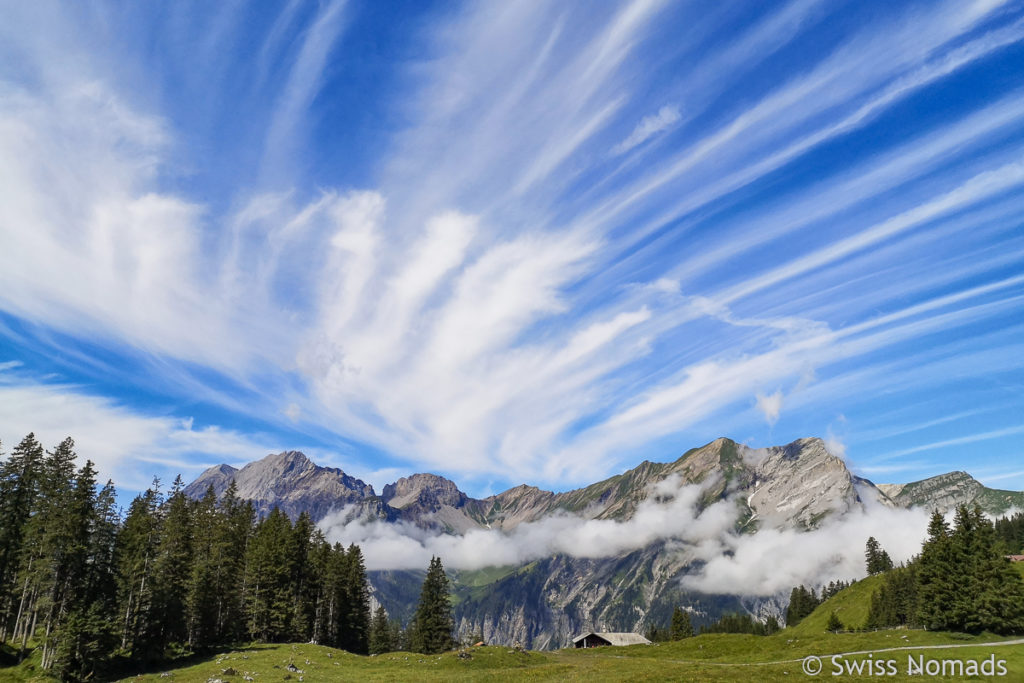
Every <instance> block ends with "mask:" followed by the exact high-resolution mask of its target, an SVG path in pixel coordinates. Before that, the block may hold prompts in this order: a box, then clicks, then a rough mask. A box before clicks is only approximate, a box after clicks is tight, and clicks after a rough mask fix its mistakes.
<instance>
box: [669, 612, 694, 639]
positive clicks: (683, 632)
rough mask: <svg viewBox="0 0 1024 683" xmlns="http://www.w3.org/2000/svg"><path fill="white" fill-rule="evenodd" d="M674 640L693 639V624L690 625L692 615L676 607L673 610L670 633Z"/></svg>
mask: <svg viewBox="0 0 1024 683" xmlns="http://www.w3.org/2000/svg"><path fill="white" fill-rule="evenodd" d="M669 637H670V638H671V639H672V640H682V639H683V638H691V637H693V624H692V623H690V613H689V612H687V611H686V610H682V609H679V607H676V608H675V609H673V610H672V628H671V630H670V632H669Z"/></svg>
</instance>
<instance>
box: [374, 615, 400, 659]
mask: <svg viewBox="0 0 1024 683" xmlns="http://www.w3.org/2000/svg"><path fill="white" fill-rule="evenodd" d="M392 633H393V632H392V628H391V622H390V620H389V619H388V613H387V612H386V611H385V610H384V605H378V606H377V610H376V611H375V612H374V613H373V619H372V620H371V622H370V654H371V655H379V654H383V653H385V652H392V651H394V650H395V647H396V645H397V643H395V642H394V640H392Z"/></svg>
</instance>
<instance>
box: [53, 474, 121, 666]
mask: <svg viewBox="0 0 1024 683" xmlns="http://www.w3.org/2000/svg"><path fill="white" fill-rule="evenodd" d="M86 465H87V467H91V463H86ZM88 481H89V476H88V475H85V476H83V474H81V473H80V474H79V479H78V482H77V484H78V486H77V487H76V488H78V489H79V490H80V491H82V493H83V494H84V492H85V489H86V488H87V485H86V482H88ZM83 498H84V496H83ZM89 507H90V509H91V518H90V519H89V523H88V532H87V535H88V540H87V544H86V548H87V550H86V554H87V559H86V562H85V568H84V572H83V574H82V576H81V577H80V578H79V579H78V585H77V586H76V587H75V593H74V596H73V599H72V600H71V601H70V603H69V608H68V614H67V617H66V618H65V619H64V620H63V621H62V623H61V625H60V627H59V629H58V631H57V638H56V640H57V647H56V651H55V653H54V660H53V667H52V668H53V674H54V675H56V676H57V677H58V678H59V679H60V680H67V681H85V680H91V679H92V678H94V677H95V675H96V674H97V673H98V672H100V671H102V669H103V666H104V663H105V662H106V660H107V659H109V658H110V656H111V653H112V652H113V651H114V649H115V646H116V643H117V635H116V629H115V625H114V623H113V620H112V619H111V618H110V617H111V615H113V614H115V613H116V611H117V583H116V565H115V561H114V549H115V539H116V534H117V530H118V523H119V519H118V514H117V508H116V500H115V494H114V486H113V483H111V482H109V481H108V482H107V485H106V486H104V487H103V489H102V490H101V491H100V492H99V493H98V494H97V495H95V497H94V498H93V500H92V504H91V505H90V506H89Z"/></svg>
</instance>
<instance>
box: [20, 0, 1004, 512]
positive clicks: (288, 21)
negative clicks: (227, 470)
mask: <svg viewBox="0 0 1024 683" xmlns="http://www.w3.org/2000/svg"><path fill="white" fill-rule="evenodd" d="M4 5H5V7H4V10H3V14H4V16H5V20H4V22H2V25H0V253H2V255H3V258H2V262H0V440H2V443H3V450H4V451H6V452H9V451H10V449H11V448H12V447H13V446H14V445H15V444H16V443H17V442H18V441H19V440H20V439H21V437H22V436H24V434H26V433H27V432H29V431H32V430H34V431H35V432H36V433H37V434H38V435H39V436H40V437H41V438H42V439H43V440H44V442H45V443H47V444H48V445H52V444H54V443H56V441H57V440H59V439H60V438H62V437H63V436H65V435H67V434H70V435H72V436H74V437H75V438H76V441H77V444H78V451H79V453H80V455H83V456H86V457H89V458H92V459H93V460H95V461H97V462H98V463H99V465H100V467H101V469H102V471H103V473H104V474H105V475H107V476H112V477H113V478H114V480H115V482H116V483H117V484H118V485H119V486H120V487H121V488H123V489H124V490H126V491H132V490H137V489H139V488H141V487H144V486H145V485H146V484H147V483H148V481H149V479H150V478H151V477H152V476H153V475H158V476H160V477H162V478H164V479H165V480H169V479H170V478H172V477H173V475H174V474H175V473H177V472H181V473H182V475H183V476H184V477H185V478H186V479H191V478H192V477H194V476H196V475H197V474H198V473H199V472H200V471H201V470H202V469H203V468H205V467H207V466H209V465H211V464H215V463H219V462H229V463H233V464H239V463H244V462H247V461H249V460H253V459H256V458H258V457H261V456H262V455H265V454H266V453H269V452H272V451H278V450H282V449H285V448H301V449H303V450H305V451H306V452H307V453H308V454H310V455H311V456H312V457H314V459H316V460H317V461H319V462H321V463H323V464H330V465H334V466H339V467H342V468H343V469H345V470H346V471H348V472H350V473H352V474H355V475H356V476H360V477H363V478H365V479H366V480H368V481H370V482H371V483H373V484H375V485H376V486H378V487H379V486H380V485H382V484H383V483H386V482H388V481H391V480H393V479H395V478H397V477H398V476H400V475H404V474H408V473H411V472H415V471H433V472H438V473H442V474H445V475H447V476H450V477H452V478H453V479H455V480H456V481H458V482H459V483H460V485H461V486H462V487H463V488H464V489H466V490H467V491H468V492H469V493H471V494H475V495H486V494H488V493H492V492H497V491H500V490H503V489H504V488H506V487H508V486H510V485H515V484H518V483H521V482H528V483H531V484H536V485H540V486H545V487H548V488H553V489H565V488H569V487H572V486H576V485H579V484H584V483H589V482H592V481H595V480H597V479H599V478H602V477H605V476H608V475H610V474H614V473H616V472H619V471H621V470H623V469H625V468H627V467H631V466H634V465H636V464H637V463H638V462H640V461H641V460H643V459H652V460H660V461H666V460H670V459H674V458H675V457H677V456H678V455H679V454H680V453H681V452H683V451H684V450H686V449H687V448H690V447H693V446H697V445H701V444H703V443H706V442H708V441H710V440H712V439H714V438H716V437H718V436H729V437H731V438H733V439H736V440H738V441H742V442H745V443H748V444H751V445H753V446H764V445H772V444H780V443H786V442H789V441H791V440H793V439H795V438H799V437H803V436H821V437H823V438H826V439H827V440H828V441H829V443H830V444H831V446H832V447H833V449H834V450H835V452H837V453H839V454H842V455H844V457H845V458H846V459H847V461H848V462H849V463H850V465H851V467H852V468H853V469H854V471H855V472H857V473H859V474H862V475H863V476H867V477H869V478H871V479H872V480H874V481H877V482H902V481H911V480H915V479H920V478H923V477H926V476H931V475H935V474H939V473H942V472H947V471H950V470H955V469H964V470H968V471H970V472H971V473H972V474H974V475H975V476H977V477H978V478H979V479H981V480H982V481H983V482H985V483H987V484H989V485H991V486H995V487H1000V488H1013V489H1024V460H1022V458H1021V455H1022V444H1024V420H1022V417H1024V343H1022V338H1024V337H1022V332H1024V315H1022V311H1024V78H1022V76H1021V74H1022V73H1024V40H1022V39H1024V6H1022V5H1021V3H1013V2H999V1H997V0H986V1H984V2H967V1H964V0H956V1H952V2H939V1H929V2H918V3H913V2H885V3H881V2H824V1H816V0H795V1H793V2H788V3H784V2H779V3H759V2H750V3H739V2H731V3H674V2H654V1H643V2H628V3H627V2H622V3H578V4H572V3H567V2H552V3H534V2H516V3H486V2H482V3H470V4H465V5H460V4H455V3H436V4H432V3H424V2H393V3H381V2H372V3H369V2H368V3H357V2H340V1H338V2H327V1H325V2H319V3H316V2H300V1H294V0H293V1H292V2H288V3H284V2H282V3H244V2H219V3H204V2H196V3H186V2H174V3H135V2H123V3H115V2H99V3H67V4H50V3H46V2H33V3H26V2H7V3H4Z"/></svg>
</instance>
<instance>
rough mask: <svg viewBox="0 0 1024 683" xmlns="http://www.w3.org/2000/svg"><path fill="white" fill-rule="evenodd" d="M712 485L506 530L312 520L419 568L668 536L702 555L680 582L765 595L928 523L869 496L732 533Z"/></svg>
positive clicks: (859, 565) (376, 559) (908, 543)
mask: <svg viewBox="0 0 1024 683" xmlns="http://www.w3.org/2000/svg"><path fill="white" fill-rule="evenodd" d="M713 484H714V482H704V483H703V484H701V485H697V484H691V485H686V486H680V482H679V478H678V476H673V477H669V478H667V479H665V480H663V481H661V482H659V483H658V484H656V485H655V486H654V487H653V488H652V490H651V492H650V493H651V495H650V496H649V497H648V498H647V499H645V500H644V501H643V502H641V503H640V504H639V505H638V506H637V509H636V512H635V514H634V515H633V516H632V517H631V518H630V519H628V520H625V521H616V520H609V519H592V518H588V517H586V516H580V515H569V514H555V515H552V516H549V517H545V518H542V519H540V520H537V521H532V522H525V523H522V524H520V525H518V526H516V527H515V528H513V529H512V530H511V531H498V530H493V529H473V530H471V531H469V532H467V533H465V534H464V535H448V534H437V533H434V532H429V531H425V530H423V529H421V528H418V527H416V526H414V525H412V524H408V523H404V522H403V523H398V524H388V523H385V522H381V521H379V520H370V521H367V520H350V515H351V514H352V511H350V510H341V511H338V512H336V513H333V514H331V515H328V516H327V517H325V518H324V519H323V520H322V521H321V522H320V527H321V528H322V529H323V530H324V532H325V533H326V534H327V537H328V539H329V540H331V541H336V542H341V543H343V544H347V543H357V544H358V545H359V546H360V547H361V548H362V549H363V554H364V557H365V559H366V563H367V567H368V568H369V569H418V568H422V567H424V566H426V564H427V563H428V562H429V561H430V558H431V557H432V556H435V555H436V556H440V557H443V558H444V562H445V566H446V567H450V568H453V569H480V568H483V567H488V566H502V565H521V564H525V563H527V562H531V561H533V560H536V559H540V558H544V557H550V556H553V555H558V554H562V555H568V556H571V557H585V558H602V557H614V556H619V555H622V554H625V553H628V552H631V551H634V550H638V549H641V548H644V547H646V546H648V545H650V544H651V543H655V542H658V541H669V542H670V543H669V544H668V545H667V546H666V551H665V552H672V553H677V554H680V555H681V556H682V558H683V559H684V561H686V560H688V561H691V562H693V561H698V560H699V561H701V562H702V564H699V565H698V568H696V569H694V570H692V573H689V574H687V575H686V576H684V577H683V579H682V581H683V585H684V586H685V587H687V588H689V589H691V590H696V591H701V592H706V593H720V594H729V595H744V596H760V597H765V596H772V595H776V594H780V593H782V592H784V591H788V590H789V589H790V588H792V587H793V586H795V585H799V584H804V585H821V584H824V583H827V582H828V581H831V580H836V579H844V580H849V579H855V578H861V577H863V576H864V574H865V569H864V543H865V542H866V541H867V538H868V537H869V536H874V537H875V538H877V539H878V540H879V542H880V543H881V544H882V547H883V548H885V549H886V551H887V552H888V553H889V554H890V556H891V557H892V558H893V560H894V561H895V562H897V563H899V562H904V561H906V560H908V559H910V558H911V557H912V556H913V555H914V554H916V553H918V552H920V547H921V542H922V541H923V540H924V537H925V531H926V528H927V524H928V514H927V512H925V511H922V510H903V509H893V508H888V507H884V506H882V505H881V504H877V503H869V504H868V506H867V507H866V508H864V509H855V510H853V511H852V512H848V513H846V514H845V515H843V516H841V517H836V518H833V519H831V520H828V521H826V522H825V523H824V524H823V525H822V526H821V527H819V528H817V529H814V530H812V531H797V530H793V529H779V528H765V529H762V530H760V531H758V532H756V533H754V534H739V533H736V532H735V528H736V523H737V518H738V515H739V508H738V507H737V505H736V502H735V501H734V500H732V499H724V500H721V501H719V502H717V503H714V504H713V505H711V506H710V507H707V508H705V509H704V510H699V508H698V505H699V502H700V500H701V496H702V495H703V492H704V491H705V490H706V487H707V486H711V485H713Z"/></svg>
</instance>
